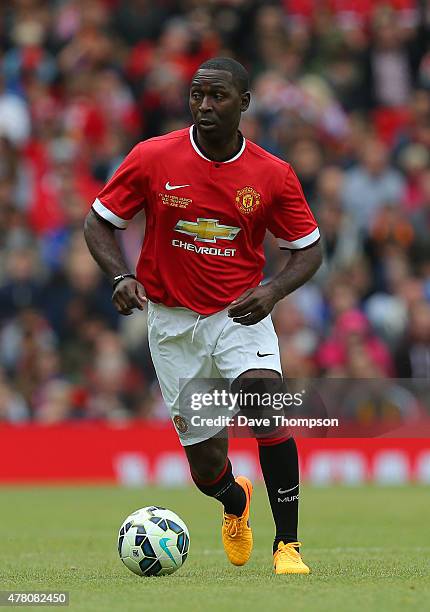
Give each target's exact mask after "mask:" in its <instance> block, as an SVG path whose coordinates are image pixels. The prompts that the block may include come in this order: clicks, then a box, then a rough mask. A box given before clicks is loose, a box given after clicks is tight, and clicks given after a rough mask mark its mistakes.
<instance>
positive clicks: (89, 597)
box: [0, 486, 430, 612]
mask: <svg viewBox="0 0 430 612" xmlns="http://www.w3.org/2000/svg"><path fill="white" fill-rule="evenodd" d="M429 501H430V495H429V492H428V489H426V488H425V487H418V486H417V487H414V486H410V487H396V488H377V487H372V486H366V487H357V488H346V487H330V488H321V489H317V488H311V487H304V488H303V492H302V506H301V538H302V541H303V543H304V546H303V549H302V552H303V555H304V558H305V560H306V561H307V562H308V563H309V565H310V566H311V568H312V572H313V573H312V574H311V575H310V576H274V575H273V574H272V569H271V541H272V535H273V526H272V521H271V517H270V514H269V507H268V503H267V500H266V495H265V491H264V489H263V488H262V487H261V486H259V487H257V488H256V490H255V495H254V499H253V506H252V514H251V520H252V526H253V529H254V539H255V546H254V552H253V555H252V558H251V560H250V562H249V563H248V564H247V565H246V566H245V567H242V568H237V567H234V566H232V565H229V564H228V563H227V561H226V559H225V557H224V551H223V549H222V544H221V540H220V524H221V510H220V506H219V505H218V504H217V503H216V502H215V501H213V500H211V499H209V498H206V497H204V496H203V495H201V494H200V493H199V492H198V491H196V490H195V489H193V488H191V487H190V488H185V489H160V488H154V487H151V488H145V489H143V490H138V489H122V488H114V487H74V488H70V487H59V488H54V487H53V488H36V487H35V488H29V487H28V488H27V487H25V488H20V487H16V488H15V487H7V488H0V518H1V521H0V543H1V544H0V561H1V563H0V584H1V586H0V588H1V589H18V590H19V589H22V590H31V589H34V590H48V589H49V590H57V591H58V590H68V591H70V607H69V608H68V609H70V610H73V611H75V610H88V611H89V612H96V611H98V610H100V611H103V612H108V611H124V612H128V611H130V612H132V611H134V610H136V611H137V610H139V611H140V610H153V611H163V612H164V611H170V610H172V611H173V610H178V611H186V612H189V611H197V610H198V611H200V610H204V611H205V612H207V611H212V610H217V611H222V610H227V611H230V610H232V611H233V610H234V611H239V612H240V611H242V610H246V611H247V612H254V611H256V612H257V611H258V612H260V611H263V610H264V611H265V612H266V611H267V612H268V611H269V610H273V611H277V610H284V609H285V610H294V611H296V610H306V611H312V612H313V611H316V612H319V611H323V610H324V611H325V610H327V611H336V612H343V611H346V612H349V611H355V610H357V611H358V610H360V611H362V610H365V611H366V612H373V611H375V612H376V611H378V612H384V611H387V612H388V611H390V612H393V611H397V610H399V611H400V610H401V611H405V610H414V611H416V610H419V611H421V610H429V609H430V561H429V559H430V529H429ZM151 504H156V505H161V506H166V507H168V508H170V509H172V510H173V511H175V512H177V513H178V514H179V515H180V516H182V518H183V519H184V520H185V522H186V523H187V525H188V527H189V529H190V535H191V547H190V554H189V557H188V559H187V561H186V563H185V565H184V566H183V567H182V568H181V569H180V570H179V571H178V572H177V573H176V574H174V575H173V576H167V577H162V578H139V577H137V576H135V575H134V574H132V573H131V572H129V571H128V570H127V568H126V567H125V566H123V564H122V563H121V562H120V560H119V558H118V555H117V551H116V537H117V530H118V528H119V525H120V523H121V521H122V520H123V519H124V518H125V516H126V515H127V514H128V513H130V512H132V511H133V510H135V509H137V508H139V507H142V506H147V505H151ZM31 609H35V608H34V607H31ZM45 609H46V608H45Z"/></svg>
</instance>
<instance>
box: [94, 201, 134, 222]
mask: <svg viewBox="0 0 430 612" xmlns="http://www.w3.org/2000/svg"><path fill="white" fill-rule="evenodd" d="M92 207H93V208H94V210H95V211H96V213H97V214H98V215H100V217H103V219H106V221H109V223H112V225H115V227H117V228H118V229H125V228H126V227H127V225H128V221H127V220H126V219H121V217H118V215H116V214H115V213H113V212H112V211H111V210H109V208H106V206H105V205H104V204H102V203H101V202H100V200H99V199H98V198H96V199H95V200H94V202H93V206H92Z"/></svg>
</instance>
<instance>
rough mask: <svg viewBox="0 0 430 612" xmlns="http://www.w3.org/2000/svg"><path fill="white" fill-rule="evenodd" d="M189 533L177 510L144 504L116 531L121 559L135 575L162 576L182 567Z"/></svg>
mask: <svg viewBox="0 0 430 612" xmlns="http://www.w3.org/2000/svg"><path fill="white" fill-rule="evenodd" d="M189 547H190V534H189V533H188V529H187V526H186V525H185V523H184V521H183V520H182V519H180V518H179V516H178V515H177V514H175V513H174V512H172V511H171V510H166V508H160V506H147V507H146V508H141V509H140V510H136V511H135V512H133V513H132V514H130V516H128V517H127V518H126V519H125V521H124V522H123V524H122V525H121V528H120V530H119V535H118V553H119V556H120V558H121V561H122V562H123V563H124V565H126V566H127V567H128V569H129V570H131V571H132V572H134V573H135V574H137V575H138V576H164V575H166V574H173V572H176V570H177V569H179V568H180V567H181V565H182V564H183V563H184V561H185V559H186V558H187V555H188V550H189Z"/></svg>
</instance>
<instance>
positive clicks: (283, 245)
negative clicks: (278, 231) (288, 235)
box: [278, 227, 320, 249]
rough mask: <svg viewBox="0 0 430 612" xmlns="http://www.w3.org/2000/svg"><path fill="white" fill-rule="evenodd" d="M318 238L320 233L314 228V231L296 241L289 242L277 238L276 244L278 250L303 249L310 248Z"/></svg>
mask: <svg viewBox="0 0 430 612" xmlns="http://www.w3.org/2000/svg"><path fill="white" fill-rule="evenodd" d="M319 237H320V231H319V229H318V228H317V227H316V228H315V229H314V231H313V232H311V233H310V234H308V235H307V236H303V237H302V238H297V240H292V241H291V242H289V241H288V240H284V239H283V238H278V244H279V248H280V249H304V248H305V247H308V246H311V245H312V244H313V243H314V242H316V241H317V240H318V238H319Z"/></svg>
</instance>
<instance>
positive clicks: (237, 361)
mask: <svg viewBox="0 0 430 612" xmlns="http://www.w3.org/2000/svg"><path fill="white" fill-rule="evenodd" d="M214 358H215V360H216V363H217V367H218V369H219V371H220V372H221V373H222V375H223V376H224V377H225V378H229V379H230V380H232V381H237V380H239V379H240V378H241V379H242V382H244V381H247V382H248V384H253V381H257V382H258V380H259V379H264V378H270V381H271V384H273V381H280V380H281V376H282V369H281V361H280V355H279V345H278V338H277V336H276V333H275V330H274V327H273V323H272V320H271V317H270V316H268V317H266V318H265V319H263V320H262V321H260V322H259V323H257V324H256V325H250V326H244V325H240V324H239V323H234V322H233V321H232V320H231V319H228V317H227V318H226V324H225V326H224V329H223V332H222V334H221V336H220V337H219V339H218V342H217V346H216V350H215V351H214ZM246 377H249V378H246ZM269 438H272V440H269V439H268V438H267V435H266V434H265V435H264V440H263V438H262V439H261V442H260V445H259V456H260V464H261V468H262V472H263V477H264V481H265V483H266V488H267V492H268V495H269V500H270V504H271V508H272V512H273V516H274V520H275V525H276V539H275V543H277V542H278V540H279V539H280V538H281V537H282V538H285V539H287V540H289V542H287V543H284V544H283V545H282V546H281V549H282V550H284V547H287V548H286V550H285V552H283V553H282V555H280V554H278V551H275V552H276V558H275V571H276V572H277V573H278V571H279V572H281V571H282V573H284V569H283V568H281V565H284V564H281V563H280V560H281V559H282V560H284V559H285V558H288V559H289V558H290V557H294V559H296V558H297V556H298V559H299V562H300V564H301V563H303V562H302V561H301V558H300V556H299V555H298V553H297V552H296V550H295V547H294V546H293V544H294V543H295V542H291V540H292V539H293V538H294V539H296V537H297V515H298V488H299V487H297V485H298V481H299V473H298V460H297V449H296V446H295V443H294V441H293V440H291V441H289V440H288V439H287V436H280V435H279V433H277V434H275V433H274V434H273V436H269ZM293 487H294V489H293ZM288 489H293V490H291V491H288ZM279 490H281V491H287V493H282V494H279ZM296 491H297V493H296ZM278 495H279V499H280V500H282V501H279V502H278ZM293 498H295V499H293ZM287 499H288V501H287ZM279 546H280V544H279V543H278V547H279ZM291 563H292V561H291V562H290V561H288V565H290V564H291ZM303 565H304V564H303ZM295 567H296V568H297V566H296V565H295ZM302 569H303V571H306V572H308V571H309V570H308V568H306V566H305V567H304V568H302ZM285 573H287V572H285Z"/></svg>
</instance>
